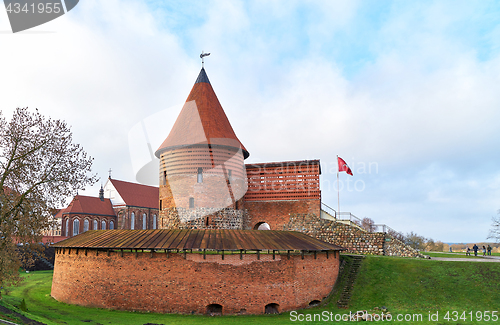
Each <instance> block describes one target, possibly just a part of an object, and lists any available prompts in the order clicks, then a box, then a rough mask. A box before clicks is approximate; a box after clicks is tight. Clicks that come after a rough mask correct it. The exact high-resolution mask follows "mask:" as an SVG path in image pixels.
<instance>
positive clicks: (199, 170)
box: [197, 167, 203, 183]
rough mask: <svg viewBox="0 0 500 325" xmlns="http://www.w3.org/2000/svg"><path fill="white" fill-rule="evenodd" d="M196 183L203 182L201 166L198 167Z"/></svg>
mask: <svg viewBox="0 0 500 325" xmlns="http://www.w3.org/2000/svg"><path fill="white" fill-rule="evenodd" d="M197 180H198V183H203V168H201V167H200V168H198V179H197Z"/></svg>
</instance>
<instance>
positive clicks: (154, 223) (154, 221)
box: [153, 214, 156, 229]
mask: <svg viewBox="0 0 500 325" xmlns="http://www.w3.org/2000/svg"><path fill="white" fill-rule="evenodd" d="M153 229H156V214H155V215H153Z"/></svg>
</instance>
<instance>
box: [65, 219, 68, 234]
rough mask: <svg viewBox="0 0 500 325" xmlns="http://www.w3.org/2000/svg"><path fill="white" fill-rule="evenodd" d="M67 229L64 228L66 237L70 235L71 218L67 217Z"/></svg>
mask: <svg viewBox="0 0 500 325" xmlns="http://www.w3.org/2000/svg"><path fill="white" fill-rule="evenodd" d="M65 228H66V229H64V232H65V235H66V237H68V234H69V219H66V227H65Z"/></svg>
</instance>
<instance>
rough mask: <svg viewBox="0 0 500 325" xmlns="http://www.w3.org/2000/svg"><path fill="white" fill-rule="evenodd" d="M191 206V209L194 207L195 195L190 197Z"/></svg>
mask: <svg viewBox="0 0 500 325" xmlns="http://www.w3.org/2000/svg"><path fill="white" fill-rule="evenodd" d="M189 208H190V209H192V208H194V197H190V198H189Z"/></svg>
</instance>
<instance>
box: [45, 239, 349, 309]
mask: <svg viewBox="0 0 500 325" xmlns="http://www.w3.org/2000/svg"><path fill="white" fill-rule="evenodd" d="M222 258H223V257H222V255H207V256H206V259H204V258H203V255H202V254H196V253H192V254H190V253H188V254H186V256H185V257H184V254H173V253H170V254H169V257H167V254H165V253H154V254H153V257H151V254H150V253H149V252H147V253H138V254H137V255H136V254H135V253H127V252H124V253H123V256H122V255H121V254H120V252H111V253H110V254H109V256H108V254H107V253H106V252H97V251H95V250H89V251H88V252H87V253H85V252H84V251H83V250H80V251H79V252H78V253H77V251H76V249H71V250H70V251H69V250H68V249H64V250H63V249H58V251H57V254H56V260H55V265H56V267H55V271H54V277H53V281H52V292H51V295H52V297H54V298H55V299H56V300H59V301H62V302H65V303H69V304H77V305H82V306H89V307H99V308H112V309H120V310H130V311H150V312H160V313H184V314H191V313H194V314H205V313H206V311H207V306H208V305H210V304H219V305H221V306H222V313H223V314H245V313H249V314H263V313H264V312H265V306H266V305H268V304H272V303H274V304H278V305H279V306H278V311H279V312H284V311H289V310H294V309H298V308H304V307H307V306H308V305H309V303H310V302H312V301H314V300H322V299H323V298H325V297H326V296H327V295H328V294H329V293H330V291H331V290H332V288H333V285H334V284H335V282H336V279H337V275H338V270H339V254H338V252H336V253H334V252H330V253H329V254H328V258H327V254H326V253H324V252H322V253H317V256H316V258H315V257H314V255H313V254H305V256H304V258H303V259H302V257H301V255H300V254H291V255H290V259H288V257H287V255H286V254H281V255H279V254H276V256H275V258H274V259H273V255H272V254H260V255H259V258H260V259H258V257H257V254H244V255H243V259H240V255H239V254H235V255H225V256H224V259H222ZM250 274H251V276H249V275H250ZM159 297H161V298H159Z"/></svg>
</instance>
